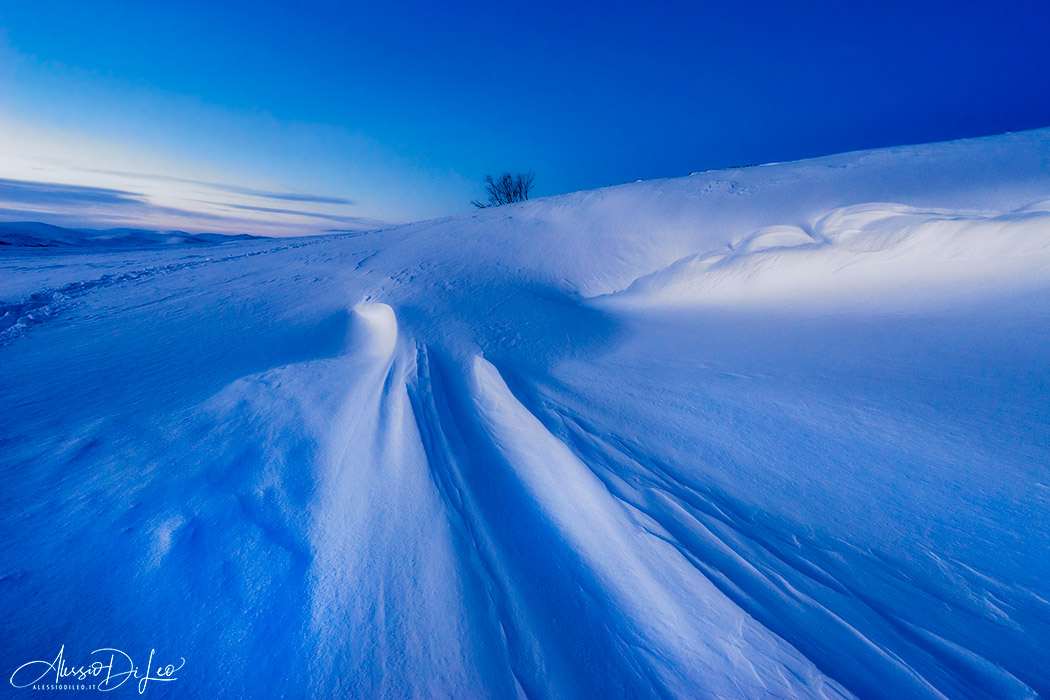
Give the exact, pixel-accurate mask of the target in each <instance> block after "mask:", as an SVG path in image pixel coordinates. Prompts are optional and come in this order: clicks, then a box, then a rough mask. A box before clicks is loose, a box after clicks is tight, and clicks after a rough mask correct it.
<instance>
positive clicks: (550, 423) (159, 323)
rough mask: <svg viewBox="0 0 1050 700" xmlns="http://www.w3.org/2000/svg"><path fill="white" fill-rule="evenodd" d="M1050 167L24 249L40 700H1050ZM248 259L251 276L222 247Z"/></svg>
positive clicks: (25, 648)
mask: <svg viewBox="0 0 1050 700" xmlns="http://www.w3.org/2000/svg"><path fill="white" fill-rule="evenodd" d="M1048 148H1050V131H1047V130H1044V131H1036V132H1027V133H1023V134H1008V135H1003V136H1000V137H995V138H990V139H977V140H971V141H961V142H955V143H948V144H935V145H930V146H911V147H905V148H899V149H885V150H880V151H870V152H865V153H853V154H843V155H840V156H832V157H828V158H821V159H816V160H812V161H804V162H799V163H783V164H777V165H769V166H763V167H757V168H740V169H732V170H726V171H721V172H711V173H700V174H697V175H694V176H691V177H688V178H681V179H677V180H665V181H649V182H641V183H636V184H630V185H624V186H620V187H614V188H607V189H604V190H597V191H593V192H580V193H574V194H571V195H566V196H562V197H552V198H546V199H538V200H534V201H529V202H526V203H521V204H516V205H508V206H506V207H499V208H492V209H486V210H483V211H472V212H470V213H469V214H463V215H458V216H453V217H449V218H447V219H443V220H439V221H430V222H421V223H418V224H412V225H409V226H404V227H399V228H395V229H390V230H387V231H383V232H378V233H375V234H370V235H369V236H356V237H352V236H348V237H339V236H334V237H328V238H324V239H311V240H309V241H306V240H297V241H296V240H293V241H283V242H277V241H272V240H271V241H244V242H233V243H229V244H226V245H224V246H222V247H221V249H220V248H214V249H212V250H213V251H214V257H204V256H202V255H201V254H200V253H194V252H190V251H188V250H187V249H185V248H179V247H171V248H162V247H156V248H152V249H150V250H129V249H122V250H119V251H117V250H114V249H112V248H105V249H103V248H98V247H95V248H93V247H91V246H78V247H77V248H76V251H75V252H74V251H72V250H67V251H65V252H63V253H60V254H59V253H55V252H53V251H51V252H49V251H47V250H41V249H22V250H21V251H14V252H11V251H4V252H2V253H0V299H3V300H4V303H3V304H2V305H0V367H3V370H4V373H3V380H2V381H0V445H2V446H3V450H0V494H3V503H2V507H0V533H5V534H6V535H7V536H6V537H2V538H0V613H3V616H4V620H5V625H4V630H5V640H4V644H3V645H2V646H0V670H2V669H8V670H10V669H13V668H16V667H18V666H19V665H20V664H22V663H24V662H25V661H26V660H27V659H30V658H54V654H57V650H58V649H59V648H60V647H62V646H63V645H65V653H66V655H67V658H69V659H73V658H74V657H75V658H76V662H77V663H80V662H81V661H82V659H83V658H85V655H87V654H90V652H91V650H93V649H97V648H102V647H115V648H123V649H125V650H127V651H128V652H129V653H135V654H136V655H138V652H141V650H146V652H147V654H148V650H149V649H156V650H157V654H158V655H159V656H160V657H161V658H163V659H165V660H168V659H173V660H177V659H178V658H180V657H185V658H186V665H185V667H184V671H183V672H182V675H180V677H179V679H178V681H177V682H172V683H170V684H164V685H163V686H161V685H158V686H157V687H153V686H151V687H150V688H149V689H148V692H149V693H150V694H151V695H156V696H159V697H161V698H165V697H171V698H212V697H244V698H254V697H260V698H263V697H266V698H268V697H287V698H309V697H369V698H403V697H456V698H480V697H486V698H489V697H491V698H518V699H520V698H548V697H557V698H594V697H601V698H664V699H666V698H697V697H717V698H732V699H735V698H747V699H750V698H766V697H785V698H811V697H818V698H819V697H826V698H838V697H862V698H881V697H908V698H931V699H933V698H938V699H939V698H996V699H998V698H1035V697H1048V696H1050V665H1048V664H1047V663H1046V650H1047V649H1048V648H1050V554H1048V552H1050V478H1048V474H1047V464H1050V428H1048V426H1050V323H1048V322H1047V319H1048V318H1050V218H1048V217H1050V175H1048V172H1047V167H1046V165H1047V161H1046V153H1048V152H1050V151H1048ZM220 250H221V257H220V255H219V251H220Z"/></svg>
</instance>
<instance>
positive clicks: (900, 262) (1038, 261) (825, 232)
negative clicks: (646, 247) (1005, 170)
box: [597, 202, 1050, 308]
mask: <svg viewBox="0 0 1050 700" xmlns="http://www.w3.org/2000/svg"><path fill="white" fill-rule="evenodd" d="M1048 270H1050V212H1048V211H1047V207H1046V202H1036V203H1034V204H1031V205H1027V206H1025V207H1023V208H1022V209H1020V210H1017V211H1013V212H1009V213H1006V214H998V215H996V214H991V215H989V214H973V213H964V212H955V211H951V210H928V209H918V208H915V207H909V206H905V205H898V204H881V203H875V204H861V205H854V206H849V207H843V208H841V209H836V210H834V211H831V212H829V213H828V214H826V215H824V216H823V217H821V218H820V219H819V220H818V221H817V222H816V224H815V225H814V226H813V233H812V235H810V234H807V233H806V232H805V231H803V230H802V229H801V228H799V227H796V226H790V225H774V226H767V227H764V228H762V229H759V230H757V231H755V232H754V233H751V234H749V235H746V236H744V237H743V238H741V239H740V240H738V241H736V242H734V243H731V244H729V246H728V250H718V249H716V250H712V251H707V252H704V253H700V254H697V255H691V256H688V257H685V258H682V259H680V260H677V261H675V262H674V263H672V264H671V265H669V266H668V267H666V268H664V269H662V270H658V271H656V272H653V273H650V274H648V275H645V276H643V277H641V278H639V279H637V280H635V281H634V282H632V283H631V284H630V285H629V286H628V287H627V288H626V289H625V290H623V291H622V292H618V293H614V294H611V295H607V296H605V297H599V298H598V300H597V301H598V303H601V304H603V305H613V306H617V307H621V308H623V307H635V308H638V307H650V308H652V307H668V306H671V307H673V306H681V305H687V306H708V307H710V306H724V305H727V304H748V305H764V306H770V305H782V304H784V303H799V302H801V303H806V304H813V305H816V306H825V307H833V308H834V307H840V308H841V307H842V306H843V305H844V304H845V305H856V304H857V302H858V300H862V301H864V302H865V303H870V304H871V305H872V306H883V307H886V306H893V307H900V306H902V305H903V306H912V305H914V304H917V303H918V304H927V305H928V304H935V305H943V304H944V302H945V300H951V299H957V298H958V297H959V296H960V295H961V294H965V295H969V296H987V295H988V294H993V293H998V294H1003V293H1009V292H1012V291H1016V290H1018V289H1024V288H1026V287H1029V286H1031V285H1032V284H1033V282H1034V283H1036V284H1038V283H1040V282H1041V281H1042V280H1044V279H1045V277H1046V274H1047V271H1048ZM895 286H896V287H897V290H898V291H897V292H895V291H894V287H895ZM960 287H963V289H960ZM917 291H921V295H920V296H918V297H917V296H916V292H917ZM872 297H875V298H874V299H873V298H872Z"/></svg>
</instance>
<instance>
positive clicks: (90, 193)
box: [0, 178, 147, 206]
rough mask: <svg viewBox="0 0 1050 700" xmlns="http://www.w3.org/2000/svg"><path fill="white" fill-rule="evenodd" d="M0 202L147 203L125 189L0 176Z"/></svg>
mask: <svg viewBox="0 0 1050 700" xmlns="http://www.w3.org/2000/svg"><path fill="white" fill-rule="evenodd" d="M0 201H5V202H14V203H18V204H23V205H25V204H30V205H37V206H68V205H83V204H96V205H97V204H103V205H118V206H120V205H124V206H126V205H142V204H147V202H146V200H145V199H144V198H143V196H142V195H140V194H137V193H135V192H129V191H127V190H114V189H109V188H105V187H87V186H84V185H62V184H56V183H51V182H33V181H31V180H9V179H6V178H0Z"/></svg>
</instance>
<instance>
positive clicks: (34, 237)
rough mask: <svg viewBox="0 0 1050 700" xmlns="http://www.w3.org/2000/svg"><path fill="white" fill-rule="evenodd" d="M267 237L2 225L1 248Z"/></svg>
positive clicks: (112, 245)
mask: <svg viewBox="0 0 1050 700" xmlns="http://www.w3.org/2000/svg"><path fill="white" fill-rule="evenodd" d="M264 237H265V236H252V235H250V234H246V233H245V234H237V235H226V234H222V233H187V232H186V231H151V230H147V229H135V228H113V229H86V228H65V227H62V226H54V225H52V224H45V223H42V222H39V221H16V222H2V223H0V246H5V247H10V248H81V247H100V248H122V249H123V248H143V247H154V246H167V245H216V244H219V243H229V242H231V241H243V240H249V239H256V238H264Z"/></svg>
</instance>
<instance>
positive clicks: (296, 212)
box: [220, 204, 375, 224]
mask: <svg viewBox="0 0 1050 700" xmlns="http://www.w3.org/2000/svg"><path fill="white" fill-rule="evenodd" d="M220 206H224V207H228V208H230V209H240V210H242V211H257V212H262V213H264V214H290V215H292V216H309V217H312V218H314V219H325V220H327V221H338V222H340V223H344V224H347V223H357V222H364V221H369V222H375V219H366V218H364V217H360V216H339V215H338V214H318V213H317V212H312V211H302V210H300V209H280V208H277V207H256V206H252V205H250V204H220Z"/></svg>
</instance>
